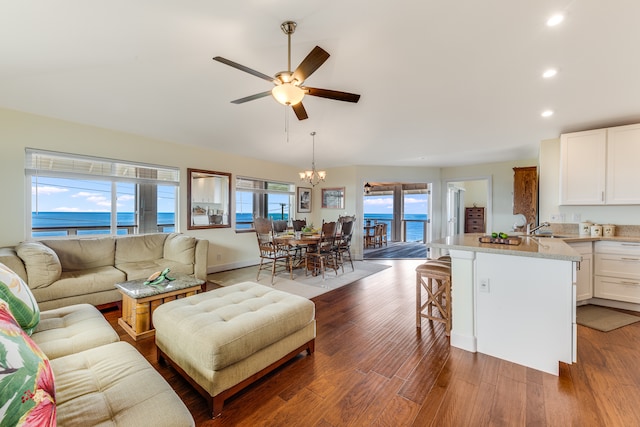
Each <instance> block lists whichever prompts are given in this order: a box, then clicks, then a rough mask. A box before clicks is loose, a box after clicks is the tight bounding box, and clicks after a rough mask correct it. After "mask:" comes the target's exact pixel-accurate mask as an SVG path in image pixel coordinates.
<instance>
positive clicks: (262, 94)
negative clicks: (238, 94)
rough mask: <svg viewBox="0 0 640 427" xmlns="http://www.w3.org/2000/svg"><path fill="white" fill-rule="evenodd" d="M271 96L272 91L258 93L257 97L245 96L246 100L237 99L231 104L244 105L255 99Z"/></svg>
mask: <svg viewBox="0 0 640 427" xmlns="http://www.w3.org/2000/svg"><path fill="white" fill-rule="evenodd" d="M269 95H271V91H270V90H268V91H266V92H260V93H256V94H255V95H251V96H245V97H244V98H240V99H236V100H234V101H231V103H232V104H243V103H245V102H248V101H253V100H254V99H260V98H264V97H265V96H269Z"/></svg>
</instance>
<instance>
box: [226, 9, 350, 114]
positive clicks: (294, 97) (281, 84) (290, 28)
mask: <svg viewBox="0 0 640 427" xmlns="http://www.w3.org/2000/svg"><path fill="white" fill-rule="evenodd" d="M296 25H297V24H296V23H295V22H293V21H287V22H283V23H282V25H280V28H281V29H282V31H283V32H284V33H285V34H286V35H287V39H288V57H287V59H288V63H287V71H281V72H279V73H276V75H275V76H274V77H270V76H268V75H266V74H263V73H261V72H259V71H256V70H253V69H251V68H249V67H245V66H244V65H240V64H238V63H237V62H233V61H231V60H229V59H226V58H223V57H221V56H216V57H215V58H213V60H214V61H218V62H222V63H223V64H226V65H229V66H231V67H233V68H237V69H238V70H240V71H244V72H245V73H249V74H252V75H254V76H256V77H260V78H261V79H264V80H267V81H269V82H271V83H273V84H274V85H275V86H274V88H273V89H272V90H269V91H266V92H261V93H256V94H255V95H251V96H247V97H244V98H240V99H236V100H235V101H231V102H232V103H233V104H242V103H244V102H247V101H253V100H254V99H259V98H263V97H265V96H269V95H272V96H273V97H274V98H275V99H276V101H278V102H279V103H281V104H283V105H290V106H291V108H292V109H293V111H294V112H295V114H296V117H297V118H298V120H304V119H306V118H308V117H309V116H307V111H306V110H305V109H304V106H303V105H302V98H304V96H305V95H311V96H318V97H321V98H329V99H335V100H337V101H346V102H358V100H359V99H360V95H357V94H354V93H348V92H340V91H337V90H329V89H318V88H315V87H309V86H303V83H304V81H305V80H306V79H307V78H308V77H309V76H310V75H311V74H313V73H314V72H315V71H316V70H317V69H318V68H320V66H321V65H322V64H324V62H325V61H326V60H327V59H328V58H329V54H328V53H327V52H326V51H325V50H324V49H322V48H321V47H320V46H316V47H314V48H313V50H312V51H311V52H310V53H309V54H308V55H307V57H306V58H304V59H303V60H302V62H301V63H300V65H298V68H296V69H295V71H293V72H292V71H291V34H293V33H294V32H295V30H296Z"/></svg>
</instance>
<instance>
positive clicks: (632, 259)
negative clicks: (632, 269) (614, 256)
mask: <svg viewBox="0 0 640 427" xmlns="http://www.w3.org/2000/svg"><path fill="white" fill-rule="evenodd" d="M621 259H622V260H623V261H640V259H638V258H627V257H622V258H621Z"/></svg>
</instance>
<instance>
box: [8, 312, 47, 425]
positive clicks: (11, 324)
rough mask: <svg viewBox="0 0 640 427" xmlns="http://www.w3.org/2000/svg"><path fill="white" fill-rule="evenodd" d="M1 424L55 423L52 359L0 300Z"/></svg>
mask: <svg viewBox="0 0 640 427" xmlns="http://www.w3.org/2000/svg"><path fill="white" fill-rule="evenodd" d="M0 403H1V406H0V426H43V427H44V426H55V425H56V401H55V385H54V382H53V371H52V370H51V365H49V359H47V356H46V355H45V354H44V353H43V352H42V350H40V348H39V347H38V346H37V345H36V343H34V342H33V340H32V339H31V338H30V337H29V336H28V335H27V334H26V333H25V332H24V331H23V330H22V329H21V328H20V326H19V325H18V324H17V323H16V320H15V319H14V317H13V316H12V315H11V311H9V307H8V304H7V303H6V302H5V301H2V300H0Z"/></svg>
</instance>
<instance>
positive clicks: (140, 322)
mask: <svg viewBox="0 0 640 427" xmlns="http://www.w3.org/2000/svg"><path fill="white" fill-rule="evenodd" d="M168 276H169V277H175V280H165V281H164V282H162V283H160V284H158V285H155V286H151V285H145V284H144V282H145V281H146V279H137V280H129V281H126V282H122V283H116V288H118V290H119V291H120V293H121V294H122V317H121V318H119V319H118V324H119V325H120V326H122V328H123V329H124V330H125V331H126V332H127V333H128V334H129V335H130V336H131V338H133V339H134V340H136V341H137V340H139V339H142V338H146V337H150V336H153V335H154V334H155V329H154V328H153V321H152V315H153V311H154V310H155V309H156V308H157V307H159V306H160V305H161V304H163V303H165V302H168V301H173V300H175V299H177V298H185V297H189V296H191V295H195V294H197V293H198V292H199V291H201V290H202V285H203V284H204V280H200V279H196V278H195V277H193V276H189V275H186V274H180V273H176V274H175V275H174V274H171V273H169V274H168Z"/></svg>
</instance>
